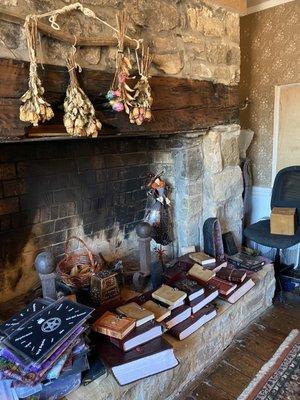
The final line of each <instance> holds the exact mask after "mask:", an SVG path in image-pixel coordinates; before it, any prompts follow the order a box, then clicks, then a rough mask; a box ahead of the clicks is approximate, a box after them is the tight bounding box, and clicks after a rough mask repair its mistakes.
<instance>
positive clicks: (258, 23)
mask: <svg viewBox="0 0 300 400" xmlns="http://www.w3.org/2000/svg"><path fill="white" fill-rule="evenodd" d="M299 5H300V4H299V2H298V1H293V2H290V3H286V4H283V5H281V6H277V7H273V8H269V9H267V10H264V11H259V12H257V13H254V14H249V15H246V16H244V17H242V18H241V24H240V26H241V54H242V58H241V82H240V96H241V100H243V99H245V97H247V96H248V97H249V98H250V100H251V105H250V106H249V107H248V109H247V110H245V111H241V125H242V127H243V128H249V129H252V130H253V131H254V140H253V142H252V144H251V147H250V153H249V154H250V157H251V159H252V161H253V175H254V185H257V186H267V187H270V186H271V174H272V146H273V108H274V92H275V86H277V85H285V84H288V83H295V82H300V68H299V63H298V65H297V58H298V60H299V47H300V44H299V35H298V42H296V36H297V31H298V33H299V26H300V25H299V9H300V7H299Z"/></svg>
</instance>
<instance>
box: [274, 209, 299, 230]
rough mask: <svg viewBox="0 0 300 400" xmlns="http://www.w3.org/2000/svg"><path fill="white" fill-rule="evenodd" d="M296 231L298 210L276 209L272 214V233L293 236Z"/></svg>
mask: <svg viewBox="0 0 300 400" xmlns="http://www.w3.org/2000/svg"><path fill="white" fill-rule="evenodd" d="M295 230H296V208H287V207H274V208H273V209H272V212H271V233H272V234H274V235H288V236H292V235H294V234H295Z"/></svg>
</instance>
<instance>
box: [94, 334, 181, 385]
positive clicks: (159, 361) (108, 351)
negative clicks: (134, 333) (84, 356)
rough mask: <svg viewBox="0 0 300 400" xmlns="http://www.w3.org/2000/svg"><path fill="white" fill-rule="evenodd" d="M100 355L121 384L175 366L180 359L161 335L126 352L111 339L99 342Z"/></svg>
mask: <svg viewBox="0 0 300 400" xmlns="http://www.w3.org/2000/svg"><path fill="white" fill-rule="evenodd" d="M97 349H98V356H99V358H100V359H101V360H102V361H103V362H104V364H105V365H106V366H107V367H108V368H110V369H111V371H112V373H113V375H114V377H115V378H116V380H117V381H118V383H119V384H120V385H127V384H129V383H131V382H134V381H137V380H139V379H142V378H146V377H147V376H151V375H154V374H157V373H159V372H163V371H166V370H168V369H171V368H174V367H176V366H177V365H178V361H177V359H176V357H175V355H174V351H173V347H172V346H171V345H170V344H169V343H168V342H166V341H165V340H164V339H163V338H162V337H161V336H160V337H158V338H156V339H153V340H151V342H148V343H146V344H143V345H141V346H137V347H135V348H134V349H132V350H130V351H127V352H126V353H125V352H123V351H122V350H120V349H118V347H116V346H114V345H113V344H111V343H110V342H109V341H106V340H103V341H101V342H99V343H98V345H97Z"/></svg>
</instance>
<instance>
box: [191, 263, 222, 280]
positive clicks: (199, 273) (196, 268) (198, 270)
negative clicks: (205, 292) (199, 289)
mask: <svg viewBox="0 0 300 400" xmlns="http://www.w3.org/2000/svg"><path fill="white" fill-rule="evenodd" d="M188 276H189V277H190V278H192V279H195V280H196V281H197V282H199V283H200V284H201V283H202V284H203V283H206V282H208V281H209V280H210V279H211V278H213V277H214V276H216V273H215V272H214V271H210V270H208V269H205V268H204V267H202V265H199V264H194V265H193V266H192V268H191V269H190V270H189V272H188Z"/></svg>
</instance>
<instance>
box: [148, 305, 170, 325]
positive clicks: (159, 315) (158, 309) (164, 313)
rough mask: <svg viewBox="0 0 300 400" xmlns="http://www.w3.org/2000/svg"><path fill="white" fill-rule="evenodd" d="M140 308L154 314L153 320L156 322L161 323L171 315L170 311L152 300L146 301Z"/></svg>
mask: <svg viewBox="0 0 300 400" xmlns="http://www.w3.org/2000/svg"><path fill="white" fill-rule="evenodd" d="M142 306H143V307H144V308H146V310H148V311H150V312H152V313H153V314H154V318H155V320H156V321H157V322H161V321H162V320H164V319H165V318H167V317H168V316H169V315H170V314H171V311H170V310H169V309H168V308H166V307H164V306H162V305H160V304H158V303H155V302H154V301H152V300H148V301H146V303H144V304H142Z"/></svg>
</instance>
